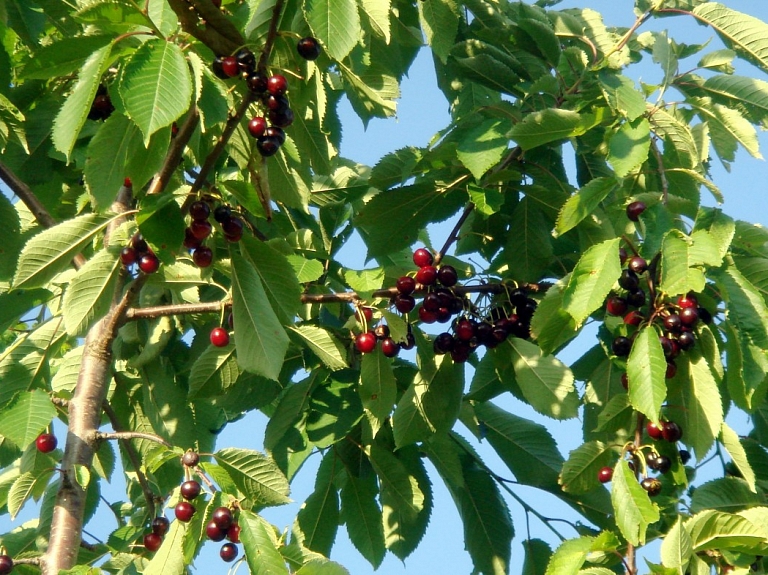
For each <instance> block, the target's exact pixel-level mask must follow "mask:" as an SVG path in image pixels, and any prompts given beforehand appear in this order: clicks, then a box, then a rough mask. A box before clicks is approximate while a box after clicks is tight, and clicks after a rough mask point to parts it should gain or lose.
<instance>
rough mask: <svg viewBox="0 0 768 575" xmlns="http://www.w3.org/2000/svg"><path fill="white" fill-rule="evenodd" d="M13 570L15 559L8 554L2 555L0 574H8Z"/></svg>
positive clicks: (0, 558) (0, 557)
mask: <svg viewBox="0 0 768 575" xmlns="http://www.w3.org/2000/svg"><path fill="white" fill-rule="evenodd" d="M11 571H13V559H11V558H10V557H9V556H8V555H0V575H8V574H9V573H10V572H11Z"/></svg>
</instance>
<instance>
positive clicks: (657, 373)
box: [627, 325, 667, 423]
mask: <svg viewBox="0 0 768 575" xmlns="http://www.w3.org/2000/svg"><path fill="white" fill-rule="evenodd" d="M666 371H667V361H666V360H665V359H664V351H663V350H662V348H661V343H660V342H659V334H658V333H657V332H656V329H655V328H654V327H653V326H651V325H648V326H645V327H643V328H642V329H641V330H640V331H639V332H638V334H637V337H635V341H634V342H633V343H632V350H631V351H630V352H629V358H628V359H627V381H628V382H629V401H630V403H631V404H632V406H633V407H634V408H635V409H636V410H637V411H639V412H640V413H642V414H644V415H645V416H646V417H647V418H648V419H650V420H651V421H655V422H657V423H658V422H659V417H660V415H661V405H662V404H663V403H664V400H665V399H666V397H667V385H666V383H665V380H664V378H665V374H666Z"/></svg>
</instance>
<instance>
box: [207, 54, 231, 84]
mask: <svg viewBox="0 0 768 575" xmlns="http://www.w3.org/2000/svg"><path fill="white" fill-rule="evenodd" d="M223 61H224V58H223V57H221V56H217V57H216V59H215V60H214V61H213V62H211V70H212V71H213V74H214V76H216V77H217V78H220V79H222V80H228V79H229V76H227V74H226V72H224V66H223Z"/></svg>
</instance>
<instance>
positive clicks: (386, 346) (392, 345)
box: [381, 337, 400, 357]
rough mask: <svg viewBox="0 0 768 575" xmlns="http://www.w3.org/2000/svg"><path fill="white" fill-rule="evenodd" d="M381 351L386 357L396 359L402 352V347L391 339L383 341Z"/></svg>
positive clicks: (386, 338)
mask: <svg viewBox="0 0 768 575" xmlns="http://www.w3.org/2000/svg"><path fill="white" fill-rule="evenodd" d="M381 351H382V353H383V354H384V355H385V356H386V357H395V356H396V355H397V354H398V353H399V352H400V346H399V345H397V342H396V341H395V340H394V339H392V338H391V337H385V338H384V339H382V340H381Z"/></svg>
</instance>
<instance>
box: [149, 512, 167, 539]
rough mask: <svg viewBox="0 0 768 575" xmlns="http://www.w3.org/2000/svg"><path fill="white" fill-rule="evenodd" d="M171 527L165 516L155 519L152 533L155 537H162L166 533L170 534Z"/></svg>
mask: <svg viewBox="0 0 768 575" xmlns="http://www.w3.org/2000/svg"><path fill="white" fill-rule="evenodd" d="M170 526H171V523H170V521H168V518H167V517H165V516H162V515H161V516H160V517H155V518H154V519H153V520H152V533H154V534H155V535H159V536H160V537H162V536H163V535H165V534H166V533H168V528H169V527H170Z"/></svg>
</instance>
